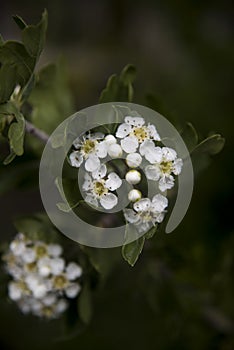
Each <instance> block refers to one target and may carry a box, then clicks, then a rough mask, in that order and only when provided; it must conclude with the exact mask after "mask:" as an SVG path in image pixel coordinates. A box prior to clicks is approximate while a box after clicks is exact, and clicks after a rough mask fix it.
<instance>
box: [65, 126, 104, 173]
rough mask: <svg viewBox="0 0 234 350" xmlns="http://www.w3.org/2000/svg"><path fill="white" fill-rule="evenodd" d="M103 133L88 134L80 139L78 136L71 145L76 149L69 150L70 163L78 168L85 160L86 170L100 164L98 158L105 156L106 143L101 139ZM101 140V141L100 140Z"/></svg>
mask: <svg viewBox="0 0 234 350" xmlns="http://www.w3.org/2000/svg"><path fill="white" fill-rule="evenodd" d="M103 138H104V135H103V134H98V133H96V134H93V135H91V134H89V135H87V136H85V137H83V138H82V139H81V138H80V137H78V138H77V139H76V140H75V141H74V142H73V146H74V147H75V148H76V149H77V151H73V152H71V154H70V156H69V158H70V162H71V165H72V166H74V167H76V168H79V167H80V166H81V164H82V163H83V162H85V169H86V170H87V171H94V170H96V169H97V168H98V167H99V166H100V159H99V158H105V157H106V156H107V149H108V143H107V142H106V141H105V140H103ZM101 140H102V141H101Z"/></svg>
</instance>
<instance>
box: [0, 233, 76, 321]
mask: <svg viewBox="0 0 234 350" xmlns="http://www.w3.org/2000/svg"><path fill="white" fill-rule="evenodd" d="M62 252H63V250H62V247H61V245H59V244H47V243H45V242H43V241H39V240H38V241H32V240H30V239H28V238H26V236H25V235H24V234H22V233H19V234H17V236H16V237H15V238H14V240H13V241H12V242H11V243H10V246H9V250H8V252H7V253H6V254H5V255H4V256H3V260H4V261H5V267H6V271H7V272H8V274H9V275H10V276H11V277H12V280H11V281H10V282H9V284H8V295H9V298H10V299H11V300H13V301H14V302H16V303H17V305H18V307H19V309H20V310H21V311H22V312H23V313H24V314H29V313H31V314H33V315H35V316H38V317H45V318H48V319H52V318H57V317H59V316H60V315H61V314H62V313H63V312H64V311H65V310H66V309H67V307H68V299H71V298H75V297H76V296H77V295H78V294H79V292H80V289H81V286H80V284H79V283H78V282H77V279H78V278H79V277H81V275H82V268H81V267H80V266H79V265H78V264H76V263H75V262H70V263H68V264H67V265H66V264H65V260H64V259H63V257H62Z"/></svg>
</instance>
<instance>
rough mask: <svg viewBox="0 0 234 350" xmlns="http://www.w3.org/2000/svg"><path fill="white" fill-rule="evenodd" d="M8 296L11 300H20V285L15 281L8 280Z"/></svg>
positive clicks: (21, 291) (21, 293) (21, 292)
mask: <svg viewBox="0 0 234 350" xmlns="http://www.w3.org/2000/svg"><path fill="white" fill-rule="evenodd" d="M8 293H9V298H10V299H11V300H14V301H16V300H20V299H21V297H22V295H23V290H22V287H21V285H20V284H19V283H17V282H10V283H9V285H8Z"/></svg>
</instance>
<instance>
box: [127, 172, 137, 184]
mask: <svg viewBox="0 0 234 350" xmlns="http://www.w3.org/2000/svg"><path fill="white" fill-rule="evenodd" d="M125 179H126V181H127V182H128V183H129V184H131V185H136V184H138V183H139V182H140V181H141V173H140V172H139V171H137V170H130V171H128V172H127V174H126V175H125Z"/></svg>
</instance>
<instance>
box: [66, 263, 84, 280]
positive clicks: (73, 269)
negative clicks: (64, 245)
mask: <svg viewBox="0 0 234 350" xmlns="http://www.w3.org/2000/svg"><path fill="white" fill-rule="evenodd" d="M66 275H67V278H68V279H69V280H70V281H74V280H75V279H76V278H78V277H80V276H81V275H82V268H81V267H80V266H79V265H78V264H76V263H74V262H70V263H69V264H68V265H67V267H66Z"/></svg>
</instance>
